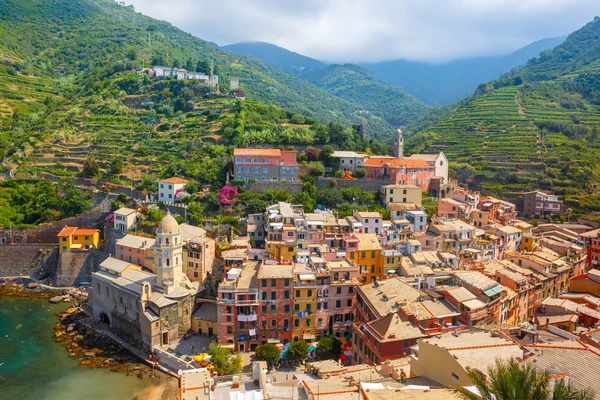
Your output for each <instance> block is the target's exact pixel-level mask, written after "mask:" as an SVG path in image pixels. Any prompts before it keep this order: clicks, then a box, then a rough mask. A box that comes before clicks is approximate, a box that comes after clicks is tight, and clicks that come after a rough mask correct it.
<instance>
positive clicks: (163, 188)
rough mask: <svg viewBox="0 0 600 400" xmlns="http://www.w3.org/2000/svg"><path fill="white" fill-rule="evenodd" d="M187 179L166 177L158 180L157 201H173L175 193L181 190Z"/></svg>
mask: <svg viewBox="0 0 600 400" xmlns="http://www.w3.org/2000/svg"><path fill="white" fill-rule="evenodd" d="M186 183H188V180H187V179H183V178H176V177H173V178H168V179H163V180H162V181H158V201H162V202H164V203H174V202H175V196H177V193H179V192H181V191H183V188H184V186H185V184H186Z"/></svg>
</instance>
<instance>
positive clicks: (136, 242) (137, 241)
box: [116, 234, 156, 249]
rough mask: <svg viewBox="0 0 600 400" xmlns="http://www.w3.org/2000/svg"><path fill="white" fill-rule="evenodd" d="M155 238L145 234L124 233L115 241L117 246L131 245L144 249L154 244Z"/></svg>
mask: <svg viewBox="0 0 600 400" xmlns="http://www.w3.org/2000/svg"><path fill="white" fill-rule="evenodd" d="M155 242H156V239H152V238H147V237H145V236H137V235H131V234H129V235H125V236H123V237H122V238H121V239H118V240H117V241H116V245H117V246H125V247H132V248H136V249H146V248H149V247H152V246H154V243H155Z"/></svg>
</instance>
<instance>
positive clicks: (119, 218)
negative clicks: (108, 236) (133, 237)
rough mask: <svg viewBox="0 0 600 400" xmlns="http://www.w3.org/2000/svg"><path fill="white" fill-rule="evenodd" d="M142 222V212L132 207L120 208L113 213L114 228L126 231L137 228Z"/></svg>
mask: <svg viewBox="0 0 600 400" xmlns="http://www.w3.org/2000/svg"><path fill="white" fill-rule="evenodd" d="M140 222H141V216H140V213H139V212H138V211H137V210H134V209H132V208H119V209H118V210H117V211H115V212H114V213H113V228H114V229H116V230H118V231H119V232H122V233H126V232H128V231H129V230H130V229H137V228H138V227H139V225H140Z"/></svg>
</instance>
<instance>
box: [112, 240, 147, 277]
mask: <svg viewBox="0 0 600 400" xmlns="http://www.w3.org/2000/svg"><path fill="white" fill-rule="evenodd" d="M155 242H156V239H152V238H148V237H145V236H136V235H131V234H130V235H125V236H123V237H122V238H121V239H118V240H117V241H116V243H115V248H116V253H115V258H117V259H119V260H123V261H127V262H129V263H134V264H137V265H141V266H142V267H144V268H146V269H147V270H149V271H152V272H153V273H156V266H155V264H154V243H155Z"/></svg>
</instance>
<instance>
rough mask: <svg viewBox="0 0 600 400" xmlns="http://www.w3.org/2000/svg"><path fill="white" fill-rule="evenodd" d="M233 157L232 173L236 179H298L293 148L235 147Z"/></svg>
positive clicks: (286, 180)
mask: <svg viewBox="0 0 600 400" xmlns="http://www.w3.org/2000/svg"><path fill="white" fill-rule="evenodd" d="M233 158H234V163H233V174H234V177H235V179H237V180H243V181H246V182H247V181H249V180H251V179H252V180H255V181H282V182H297V181H298V162H297V161H296V151H295V150H279V149H235V150H234V151H233Z"/></svg>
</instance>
